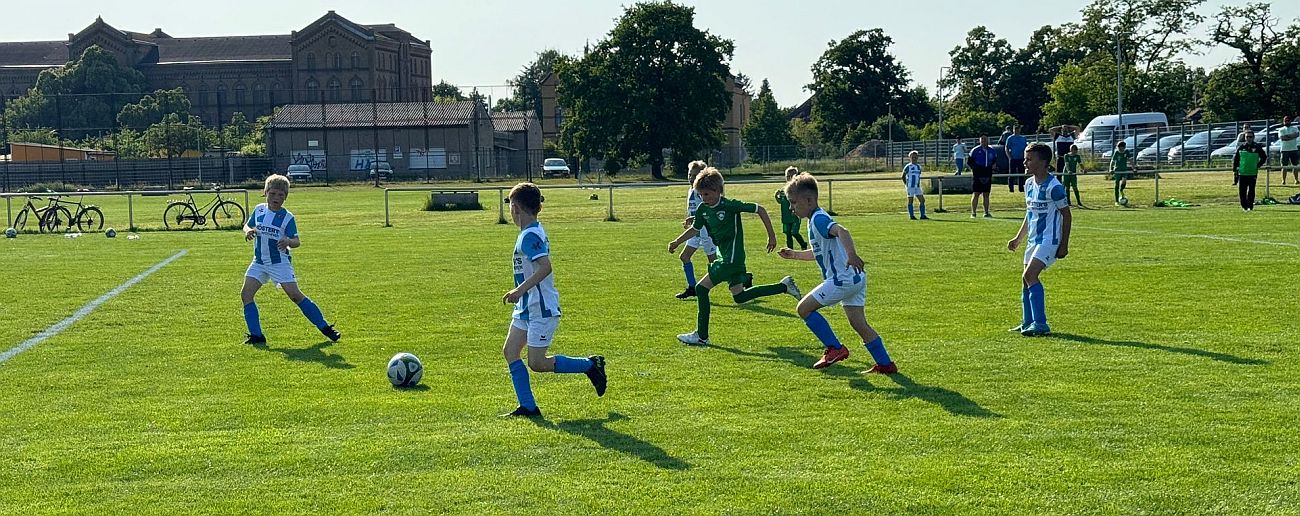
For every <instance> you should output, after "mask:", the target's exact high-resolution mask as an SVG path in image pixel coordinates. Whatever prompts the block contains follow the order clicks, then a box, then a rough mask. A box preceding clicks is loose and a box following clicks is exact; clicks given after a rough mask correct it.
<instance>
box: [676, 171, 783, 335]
mask: <svg viewBox="0 0 1300 516" xmlns="http://www.w3.org/2000/svg"><path fill="white" fill-rule="evenodd" d="M722 186H723V181H722V173H721V172H719V171H718V169H716V168H713V167H709V168H706V169H704V172H701V173H700V175H699V176H698V177H696V178H695V191H696V192H699V194H700V197H702V198H703V199H704V203H703V204H701V205H700V207H699V208H696V209H695V216H694V217H692V218H691V219H689V221H690V223H691V224H690V227H688V228H686V230H685V231H683V232H682V234H681V235H679V236H678V237H677V239H676V240H673V241H672V242H669V243H668V252H669V253H676V252H677V248H678V247H679V246H681V245H682V243H683V242H685V241H687V240H690V239H691V238H692V237H694V236H695V235H697V234H699V232H700V230H701V229H707V230H708V232H709V236H711V237H713V243H714V244H715V245H717V246H718V259H716V260H714V261H713V263H710V264H709V273H708V274H705V275H704V277H703V278H700V281H699V282H698V283H696V284H695V299H696V301H697V302H698V303H699V313H698V314H697V315H696V319H695V322H696V326H695V331H693V332H690V333H683V334H681V335H678V336H677V340H679V341H681V342H682V343H683V344H688V345H692V346H707V345H709V310H710V307H711V304H710V303H709V289H712V288H713V286H714V285H716V284H719V283H722V282H726V283H727V284H728V286H729V287H730V290H731V299H732V300H734V301H735V302H736V303H737V304H739V303H745V302H748V301H752V300H754V299H757V298H760V297H766V296H775V295H777V294H789V295H791V296H793V297H794V298H795V299H799V298H801V297H802V295H801V294H800V292H799V287H797V286H795V284H794V278H791V277H790V276H786V277H784V278H781V281H780V282H778V283H773V284H770V285H758V286H754V287H750V288H745V282H746V281H748V280H749V278H750V275H749V274H748V271H747V270H745V232H744V228H743V227H742V226H741V222H740V215H741V214H742V213H756V214H758V218H759V220H762V221H763V227H764V228H766V229H767V252H769V253H770V252H772V250H774V249H776V232H775V231H773V230H772V219H770V218H768V216H767V210H765V209H763V207H762V206H759V205H757V204H754V203H749V202H741V201H738V200H735V199H727V198H725V197H723V196H722Z"/></svg>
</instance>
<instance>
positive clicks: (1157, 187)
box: [1155, 171, 1160, 202]
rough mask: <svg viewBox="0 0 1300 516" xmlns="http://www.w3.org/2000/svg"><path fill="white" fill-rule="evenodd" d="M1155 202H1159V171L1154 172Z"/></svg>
mask: <svg viewBox="0 0 1300 516" xmlns="http://www.w3.org/2000/svg"><path fill="white" fill-rule="evenodd" d="M1155 176H1156V202H1160V171H1156V173H1155Z"/></svg>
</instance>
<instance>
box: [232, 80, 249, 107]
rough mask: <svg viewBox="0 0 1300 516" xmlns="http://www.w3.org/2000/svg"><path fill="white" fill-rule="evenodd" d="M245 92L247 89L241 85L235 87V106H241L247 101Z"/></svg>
mask: <svg viewBox="0 0 1300 516" xmlns="http://www.w3.org/2000/svg"><path fill="white" fill-rule="evenodd" d="M247 91H248V88H246V87H244V84H243V83H239V84H236V85H235V105H238V106H242V105H244V104H245V103H246V102H247V101H248V98H247V96H246V95H245V93H246V92H247Z"/></svg>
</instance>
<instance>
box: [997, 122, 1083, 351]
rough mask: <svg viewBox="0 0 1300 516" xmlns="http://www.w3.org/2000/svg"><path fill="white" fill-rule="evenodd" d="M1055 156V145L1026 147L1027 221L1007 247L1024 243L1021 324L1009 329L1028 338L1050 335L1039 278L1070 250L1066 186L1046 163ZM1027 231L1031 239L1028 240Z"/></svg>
mask: <svg viewBox="0 0 1300 516" xmlns="http://www.w3.org/2000/svg"><path fill="white" fill-rule="evenodd" d="M1051 159H1052V148H1051V147H1048V146H1047V145H1044V144H1041V143H1034V144H1031V145H1030V146H1029V148H1028V149H1026V150H1025V170H1026V171H1027V172H1029V174H1031V176H1030V178H1029V180H1028V181H1025V221H1024V222H1023V223H1021V224H1020V231H1019V232H1017V233H1016V237H1015V238H1012V239H1011V241H1009V242H1007V250H1009V251H1012V252H1014V251H1015V250H1016V249H1017V248H1018V247H1020V243H1021V241H1024V242H1025V269H1024V273H1023V274H1022V275H1021V290H1020V305H1021V321H1020V326H1017V327H1015V328H1012V329H1011V330H1010V331H1014V332H1020V334H1021V335H1024V336H1026V337H1030V336H1034V335H1047V334H1048V333H1050V332H1051V329H1049V328H1048V326H1047V308H1046V307H1047V303H1046V301H1045V300H1044V297H1043V296H1044V293H1043V283H1042V281H1040V280H1039V279H1038V276H1039V275H1040V274H1042V272H1043V270H1044V269H1046V268H1048V267H1051V266H1052V264H1053V263H1056V260H1058V259H1060V258H1065V255H1067V254H1069V253H1070V204H1069V202H1070V201H1069V198H1068V197H1067V196H1066V193H1065V186H1064V185H1062V184H1061V182H1060V181H1057V180H1056V178H1055V177H1052V175H1051V174H1048V173H1047V162H1048V161H1051ZM1026 234H1028V239H1026Z"/></svg>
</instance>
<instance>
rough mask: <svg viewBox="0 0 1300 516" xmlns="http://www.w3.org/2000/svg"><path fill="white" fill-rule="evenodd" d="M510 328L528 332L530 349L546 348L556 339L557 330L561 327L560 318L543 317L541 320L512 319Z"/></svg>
mask: <svg viewBox="0 0 1300 516" xmlns="http://www.w3.org/2000/svg"><path fill="white" fill-rule="evenodd" d="M510 326H513V327H515V328H519V329H521V330H524V331H526V332H528V347H530V348H546V347H550V346H551V340H552V339H554V338H555V328H557V327H559V326H560V318H559V317H542V318H539V319H529V320H527V321H525V320H523V319H511V320H510Z"/></svg>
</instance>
